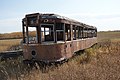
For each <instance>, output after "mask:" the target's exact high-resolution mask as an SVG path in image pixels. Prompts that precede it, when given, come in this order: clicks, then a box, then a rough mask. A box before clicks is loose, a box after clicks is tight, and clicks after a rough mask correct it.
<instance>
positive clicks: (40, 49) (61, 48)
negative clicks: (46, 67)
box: [23, 38, 96, 61]
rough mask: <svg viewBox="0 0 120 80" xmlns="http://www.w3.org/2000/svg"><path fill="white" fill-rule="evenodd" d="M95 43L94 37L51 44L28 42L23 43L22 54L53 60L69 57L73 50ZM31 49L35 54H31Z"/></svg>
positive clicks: (38, 58) (30, 57)
mask: <svg viewBox="0 0 120 80" xmlns="http://www.w3.org/2000/svg"><path fill="white" fill-rule="evenodd" d="M95 43H96V38H89V39H84V40H81V39H80V40H75V41H73V42H71V41H67V42H66V43H59V44H58V43H56V44H51V45H42V44H28V45H26V44H25V45H23V53H24V54H23V56H24V58H25V59H28V60H29V59H32V58H33V57H34V58H35V59H37V60H43V61H44V60H45V61H55V60H59V59H61V58H70V57H72V56H73V54H74V52H76V51H78V50H83V49H86V48H88V47H90V46H92V45H93V44H95ZM32 51H35V52H36V55H32Z"/></svg>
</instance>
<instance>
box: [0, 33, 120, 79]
mask: <svg viewBox="0 0 120 80" xmlns="http://www.w3.org/2000/svg"><path fill="white" fill-rule="evenodd" d="M119 58H120V32H113V31H112V32H111V31H109V32H98V44H97V45H94V46H93V47H91V48H89V49H86V50H85V51H82V52H79V53H78V55H76V56H75V57H73V58H72V59H70V60H69V61H68V62H66V63H64V64H62V65H59V66H58V67H56V66H55V65H52V66H48V67H47V68H46V70H45V71H43V70H41V69H36V68H35V67H34V68H33V69H31V68H29V66H25V65H24V64H23V63H22V57H18V58H16V59H11V60H8V61H6V62H5V61H2V62H0V79H3V80H7V79H8V80H119V79H120V66H119V65H120V59H119ZM37 67H38V66H37Z"/></svg>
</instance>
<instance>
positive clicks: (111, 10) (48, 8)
mask: <svg viewBox="0 0 120 80" xmlns="http://www.w3.org/2000/svg"><path fill="white" fill-rule="evenodd" d="M36 12H39V13H56V14H59V15H62V16H66V17H69V18H72V19H74V20H78V21H80V22H83V23H86V24H89V25H93V26H96V27H97V28H98V31H107V30H120V0H1V1H0V33H6V32H17V31H22V27H21V25H22V24H21V20H22V18H23V17H24V16H25V14H29V13H36Z"/></svg>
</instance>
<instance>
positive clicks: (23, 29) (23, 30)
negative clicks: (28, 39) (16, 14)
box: [22, 20, 25, 43]
mask: <svg viewBox="0 0 120 80" xmlns="http://www.w3.org/2000/svg"><path fill="white" fill-rule="evenodd" d="M22 33H23V43H25V28H24V21H23V20H22Z"/></svg>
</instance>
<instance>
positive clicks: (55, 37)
mask: <svg viewBox="0 0 120 80" xmlns="http://www.w3.org/2000/svg"><path fill="white" fill-rule="evenodd" d="M54 42H55V43H57V33H56V22H54Z"/></svg>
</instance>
